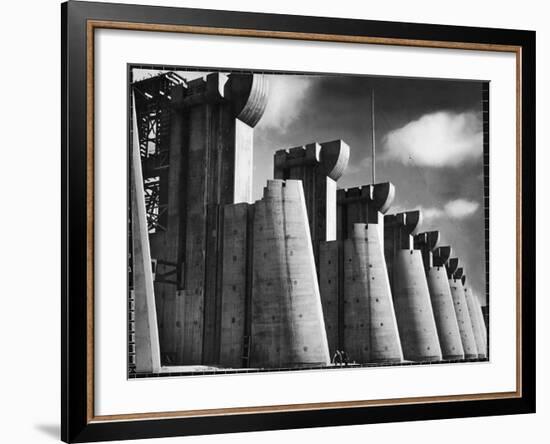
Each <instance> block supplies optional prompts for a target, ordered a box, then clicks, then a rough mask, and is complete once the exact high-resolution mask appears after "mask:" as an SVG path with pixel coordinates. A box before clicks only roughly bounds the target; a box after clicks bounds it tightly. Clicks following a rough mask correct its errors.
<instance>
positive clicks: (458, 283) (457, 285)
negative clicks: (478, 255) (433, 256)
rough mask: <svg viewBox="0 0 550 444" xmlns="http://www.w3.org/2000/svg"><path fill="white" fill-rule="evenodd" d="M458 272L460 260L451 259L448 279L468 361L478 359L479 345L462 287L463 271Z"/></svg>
mask: <svg viewBox="0 0 550 444" xmlns="http://www.w3.org/2000/svg"><path fill="white" fill-rule="evenodd" d="M457 271H458V259H457V258H451V259H449V261H448V262H447V277H448V279H449V285H450V287H451V295H452V297H453V303H454V307H455V313H456V319H457V321H458V328H459V330H460V338H461V340H462V347H463V348H464V357H465V358H466V359H474V358H477V357H478V352H477V345H476V340H475V336H474V329H473V327H472V321H471V319H470V313H469V311H468V304H467V302H466V295H465V294H464V286H463V285H462V280H461V276H462V271H459V272H458V274H457Z"/></svg>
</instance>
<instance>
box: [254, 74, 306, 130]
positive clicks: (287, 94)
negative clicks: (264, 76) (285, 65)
mask: <svg viewBox="0 0 550 444" xmlns="http://www.w3.org/2000/svg"><path fill="white" fill-rule="evenodd" d="M268 80H269V98H268V101H267V106H266V109H265V112H264V115H263V117H262V118H261V120H260V123H259V124H258V127H264V128H265V127H269V128H275V129H282V130H284V129H285V128H287V127H288V126H289V125H290V124H291V123H292V121H293V120H295V119H296V118H297V117H298V116H299V115H300V113H301V112H302V110H303V108H304V106H305V103H304V98H305V97H306V95H307V94H308V91H309V89H310V88H311V87H312V85H313V83H314V82H315V77H307V76H279V75H275V76H268Z"/></svg>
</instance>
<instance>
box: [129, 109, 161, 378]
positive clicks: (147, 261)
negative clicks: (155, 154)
mask: <svg viewBox="0 0 550 444" xmlns="http://www.w3.org/2000/svg"><path fill="white" fill-rule="evenodd" d="M132 100H133V98H132ZM134 103H135V102H134ZM133 117H134V118H133V122H134V123H133V134H134V138H133V140H132V150H131V158H132V171H131V181H132V184H131V188H130V195H131V205H130V207H131V218H132V277H133V282H132V284H133V300H134V320H133V321H130V335H133V336H134V341H130V342H134V343H135V356H136V362H135V364H136V371H137V372H147V373H152V372H159V371H160V347H159V335H158V324H157V310H156V306H155V291H154V288H153V269H152V261H151V253H150V248H149V233H148V228H147V217H146V214H145V197H144V190H143V175H142V171H141V159H140V153H139V143H138V139H137V135H138V131H137V123H136V114H135V104H134V116H133Z"/></svg>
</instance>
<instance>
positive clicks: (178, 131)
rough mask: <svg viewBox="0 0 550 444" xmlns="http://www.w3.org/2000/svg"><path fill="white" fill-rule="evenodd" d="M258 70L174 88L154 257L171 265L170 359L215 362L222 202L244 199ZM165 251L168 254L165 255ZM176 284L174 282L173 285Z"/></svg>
mask: <svg viewBox="0 0 550 444" xmlns="http://www.w3.org/2000/svg"><path fill="white" fill-rule="evenodd" d="M267 93H268V85H267V79H266V77H264V76H261V75H252V74H230V75H228V76H226V75H223V74H220V73H214V74H209V75H207V76H206V77H205V78H199V79H195V80H192V81H190V82H187V83H183V84H181V85H178V86H176V87H174V88H173V89H172V91H171V101H172V106H173V110H172V116H173V118H172V122H171V132H172V137H171V150H170V153H169V156H170V162H169V168H170V172H169V174H168V178H169V180H168V182H167V183H164V184H161V186H165V187H167V188H168V193H169V196H172V197H171V198H169V200H168V214H169V215H170V214H172V215H173V217H169V218H168V226H167V227H166V231H165V232H164V233H163V234H162V235H159V236H158V237H159V239H158V240H157V241H156V243H155V244H154V250H155V251H154V252H152V254H153V257H158V258H160V259H162V260H165V261H166V262H169V263H171V264H173V266H174V268H175V270H176V273H177V276H178V282H177V289H180V290H182V291H181V292H179V293H178V294H181V295H183V303H180V302H179V301H177V300H175V299H174V300H172V299H170V298H167V299H165V301H164V305H165V307H164V310H165V311H166V312H168V313H173V314H170V315H169V316H166V317H165V319H166V320H167V321H169V322H170V323H173V324H175V325H168V326H165V330H167V331H172V332H175V333H177V335H176V337H175V338H168V339H173V342H174V345H173V346H172V345H170V347H171V348H172V347H173V348H174V350H175V352H174V357H173V362H171V363H172V364H179V365H185V364H213V365H215V364H218V363H219V360H220V337H221V334H222V332H221V328H222V326H221V322H220V320H221V309H222V300H221V294H222V290H223V285H224V284H223V270H222V257H223V251H222V247H223V240H222V236H221V235H222V233H223V231H224V221H223V207H224V206H225V205H227V204H233V203H237V202H249V201H250V199H251V185H252V182H251V181H252V148H253V128H254V126H255V125H256V124H257V123H258V121H259V119H260V118H261V116H262V114H263V111H264V109H265V106H266V103H267ZM165 251H170V252H171V253H170V257H169V258H165V257H164V255H165V253H164V252H165ZM175 290H176V288H175V289H174V292H175Z"/></svg>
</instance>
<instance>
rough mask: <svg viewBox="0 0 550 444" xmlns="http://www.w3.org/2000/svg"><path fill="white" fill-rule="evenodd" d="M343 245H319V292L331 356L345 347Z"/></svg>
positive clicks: (327, 243)
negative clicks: (342, 297)
mask: <svg viewBox="0 0 550 444" xmlns="http://www.w3.org/2000/svg"><path fill="white" fill-rule="evenodd" d="M343 254H344V251H343V244H342V242H341V241H337V240H335V241H330V242H320V244H319V266H318V271H319V291H320V293H321V305H322V307H323V317H324V320H325V328H326V332H327V340H328V347H329V352H330V356H334V355H335V353H336V350H341V349H342V345H343V331H342V332H340V325H341V324H342V325H343V321H341V320H340V315H341V314H343V310H342V309H341V308H340V304H341V303H342V304H343V302H344V301H343V299H342V300H340V297H339V295H340V293H341V287H342V288H343V281H344V273H343V270H341V267H342V266H343V263H344V261H343V259H341V257H340V256H343Z"/></svg>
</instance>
